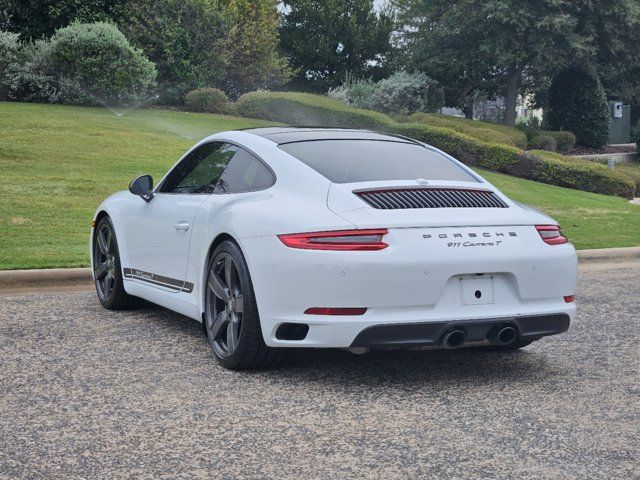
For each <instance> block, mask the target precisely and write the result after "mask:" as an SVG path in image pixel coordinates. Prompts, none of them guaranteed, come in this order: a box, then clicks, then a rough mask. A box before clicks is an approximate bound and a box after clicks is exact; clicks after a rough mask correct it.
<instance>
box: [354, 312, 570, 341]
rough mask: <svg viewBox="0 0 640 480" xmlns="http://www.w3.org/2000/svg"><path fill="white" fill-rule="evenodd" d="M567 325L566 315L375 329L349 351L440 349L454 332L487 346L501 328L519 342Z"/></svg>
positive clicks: (361, 336) (560, 330)
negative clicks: (512, 330)
mask: <svg viewBox="0 0 640 480" xmlns="http://www.w3.org/2000/svg"><path fill="white" fill-rule="evenodd" d="M570 323H571V320H570V318H569V315H567V314H566V313H560V314H552V315H532V316H526V317H513V318H496V319H483V320H463V321H450V322H428V323H412V324H399V325H376V326H373V327H369V328H366V329H364V330H363V331H361V332H360V333H359V334H358V336H357V337H356V338H355V339H354V340H353V342H352V343H351V347H364V348H411V347H432V346H437V345H439V344H440V343H441V340H442V337H443V336H444V335H445V333H446V332H448V331H451V330H454V329H459V330H462V331H463V332H465V334H466V339H467V340H466V343H485V342H489V336H490V332H491V331H492V330H493V329H495V328H498V327H503V326H505V327H506V326H511V327H513V328H515V329H516V331H517V332H518V337H517V338H518V340H536V339H538V338H542V337H546V336H549V335H557V334H559V333H563V332H566V331H567V330H568V329H569V325H570Z"/></svg>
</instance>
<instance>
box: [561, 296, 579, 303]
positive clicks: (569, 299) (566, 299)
mask: <svg viewBox="0 0 640 480" xmlns="http://www.w3.org/2000/svg"><path fill="white" fill-rule="evenodd" d="M575 301H576V296H575V295H567V296H566V297H564V303H573V302H575Z"/></svg>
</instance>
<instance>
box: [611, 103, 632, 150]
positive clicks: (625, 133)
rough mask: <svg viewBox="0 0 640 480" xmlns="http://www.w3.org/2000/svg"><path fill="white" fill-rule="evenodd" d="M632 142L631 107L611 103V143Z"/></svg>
mask: <svg viewBox="0 0 640 480" xmlns="http://www.w3.org/2000/svg"><path fill="white" fill-rule="evenodd" d="M630 142H631V107H630V106H629V105H624V104H623V103H622V102H609V143H613V144H616V143H630Z"/></svg>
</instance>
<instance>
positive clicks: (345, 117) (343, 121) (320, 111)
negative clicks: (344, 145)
mask: <svg viewBox="0 0 640 480" xmlns="http://www.w3.org/2000/svg"><path fill="white" fill-rule="evenodd" d="M234 109H235V113H236V114H238V115H241V116H243V117H251V118H262V119H265V120H273V121H277V122H282V123H287V124H289V125H298V126H324V127H342V128H370V129H378V130H379V129H382V128H383V127H385V126H386V125H388V124H389V123H391V122H392V120H391V119H390V118H389V117H387V116H386V115H384V114H382V113H378V112H373V111H371V110H359V109H356V108H352V107H350V106H348V105H345V104H344V103H342V102H339V101H337V100H332V99H330V98H328V97H324V96H320V95H312V94H310V93H299V92H264V91H258V92H249V93H245V94H244V95H242V96H241V97H240V98H239V99H238V101H237V102H236V104H235V107H234Z"/></svg>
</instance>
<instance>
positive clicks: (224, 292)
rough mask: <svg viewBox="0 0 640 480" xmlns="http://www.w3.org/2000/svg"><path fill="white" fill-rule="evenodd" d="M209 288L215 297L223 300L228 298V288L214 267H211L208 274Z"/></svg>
mask: <svg viewBox="0 0 640 480" xmlns="http://www.w3.org/2000/svg"><path fill="white" fill-rule="evenodd" d="M209 288H210V289H211V290H212V291H213V293H214V294H215V296H216V297H218V298H220V299H222V300H224V301H225V302H226V301H227V300H229V289H228V288H227V286H226V285H225V283H224V281H223V280H222V279H221V278H220V275H219V274H218V273H217V272H216V271H215V269H212V270H211V273H210V274H209Z"/></svg>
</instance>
